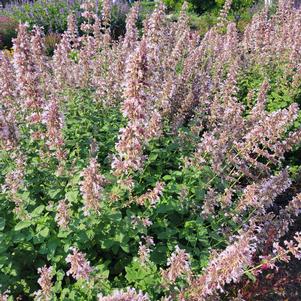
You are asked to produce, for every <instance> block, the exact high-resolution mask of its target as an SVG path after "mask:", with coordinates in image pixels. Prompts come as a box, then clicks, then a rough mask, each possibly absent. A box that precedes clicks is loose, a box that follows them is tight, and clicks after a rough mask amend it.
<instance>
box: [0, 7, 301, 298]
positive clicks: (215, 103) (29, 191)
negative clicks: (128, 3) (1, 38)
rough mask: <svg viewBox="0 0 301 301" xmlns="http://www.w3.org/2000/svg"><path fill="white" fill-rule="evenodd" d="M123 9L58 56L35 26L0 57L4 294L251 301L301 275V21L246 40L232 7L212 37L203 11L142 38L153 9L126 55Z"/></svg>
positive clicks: (267, 15) (254, 25)
mask: <svg viewBox="0 0 301 301" xmlns="http://www.w3.org/2000/svg"><path fill="white" fill-rule="evenodd" d="M111 6H112V3H111V1H103V8H102V12H101V13H97V12H96V7H97V6H96V5H95V3H94V2H92V1H89V2H85V3H83V4H82V16H81V17H82V20H83V22H82V24H81V28H80V30H81V32H83V33H84V34H83V35H81V36H80V35H79V28H78V27H77V23H76V19H75V16H74V15H72V14H71V15H70V16H69V17H68V29H67V30H66V31H65V32H64V33H63V34H62V37H61V40H60V43H59V44H58V45H57V47H56V49H55V51H54V55H53V56H52V57H47V56H46V54H45V44H44V40H45V37H44V36H43V34H42V31H41V29H40V28H38V27H35V28H34V29H33V30H32V31H30V30H29V28H28V25H26V24H20V26H19V31H18V37H17V38H16V39H15V41H14V51H13V54H12V55H9V54H7V53H6V52H1V54H0V70H1V73H0V78H1V83H2V85H1V87H0V91H1V95H0V98H1V104H0V124H1V128H0V137H1V143H0V145H1V150H0V164H1V170H2V171H1V176H0V181H1V187H2V190H1V194H0V198H1V202H0V229H1V231H3V232H2V233H1V236H0V240H1V247H0V270H1V271H0V282H1V283H0V284H1V285H2V287H1V290H2V295H0V296H1V298H2V299H3V300H12V298H18V297H22V298H23V297H24V298H31V299H34V298H35V299H36V300H95V298H98V300H102V301H104V300H165V301H167V300H169V301H170V300H211V299H212V300H218V295H219V294H220V293H223V294H225V295H226V296H227V297H229V298H230V297H237V296H236V292H235V290H231V292H228V291H227V285H229V284H230V283H239V281H241V280H242V279H244V278H245V277H247V276H249V277H256V276H257V275H258V274H259V273H260V272H261V271H262V270H263V269H266V268H274V267H275V266H277V262H278V261H281V260H282V261H288V260H289V259H290V257H291V256H295V257H296V258H298V259H300V233H299V232H297V233H295V234H294V235H293V236H294V240H290V241H289V240H286V241H284V242H282V241H283V240H282V237H283V236H284V235H285V234H287V233H288V232H289V230H290V226H291V225H293V224H294V220H295V219H296V217H297V216H298V215H299V214H300V209H301V202H300V200H301V199H300V193H299V192H298V191H297V193H296V189H298V187H299V186H298V183H297V180H296V179H297V177H296V175H298V174H297V171H296V170H298V164H300V161H298V158H297V156H294V152H296V151H298V149H299V150H300V142H301V128H300V108H299V107H300V91H301V87H300V72H299V71H300V66H301V52H300V49H301V40H300V36H301V35H300V30H301V18H300V9H297V8H294V6H293V5H292V3H291V2H290V1H279V7H278V10H277V12H276V13H275V14H271V12H269V11H268V9H264V10H263V11H262V12H260V13H259V14H258V15H255V16H254V17H253V20H252V22H251V23H250V24H249V25H248V26H247V28H246V31H245V32H244V33H243V34H242V35H240V34H238V32H237V30H236V25H235V23H231V22H229V21H228V20H227V14H228V12H229V10H230V8H231V1H226V3H225V6H224V9H223V10H222V12H221V14H220V18H219V22H218V24H216V26H214V27H213V28H212V29H210V31H209V32H208V33H207V34H206V35H205V36H204V38H202V39H201V38H200V37H199V36H198V35H197V34H196V33H195V32H193V31H191V30H190V28H189V25H188V18H187V15H186V11H185V10H186V9H187V5H186V4H184V6H183V9H182V11H181V14H180V17H179V20H178V22H171V21H170V20H169V19H168V17H167V16H166V14H165V8H164V5H163V3H162V2H159V3H158V4H157V7H156V9H155V10H154V12H153V13H152V14H151V15H150V16H149V18H148V19H147V20H146V21H145V22H144V27H143V30H142V32H140V31H139V30H138V29H137V27H136V23H137V20H138V17H139V3H136V4H135V5H133V7H132V9H131V11H130V12H129V14H128V19H127V25H126V29H127V32H126V34H125V36H124V37H123V38H121V39H120V40H119V41H114V40H113V39H112V38H111V36H110V34H111V32H110V22H111V15H110V10H111ZM298 162H299V163H298ZM293 192H294V193H293ZM283 196H285V202H284V203H282V204H280V205H279V204H278V203H277V202H278V200H279V198H280V197H282V198H283ZM275 204H278V205H277V206H275ZM271 240H272V241H275V244H274V245H273V244H270V241H271ZM37 271H38V272H37ZM9 296H10V297H9Z"/></svg>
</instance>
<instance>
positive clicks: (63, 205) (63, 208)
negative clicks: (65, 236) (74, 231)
mask: <svg viewBox="0 0 301 301" xmlns="http://www.w3.org/2000/svg"><path fill="white" fill-rule="evenodd" d="M55 221H56V222H57V224H58V226H59V227H60V228H62V229H67V227H68V225H69V222H70V205H69V204H68V203H67V202H66V201H65V200H61V201H60V202H59V204H58V206H57V212H56V216H55Z"/></svg>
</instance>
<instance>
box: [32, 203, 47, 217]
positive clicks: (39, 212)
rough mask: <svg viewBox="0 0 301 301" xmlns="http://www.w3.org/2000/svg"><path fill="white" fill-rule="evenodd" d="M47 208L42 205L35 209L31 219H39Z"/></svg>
mask: <svg viewBox="0 0 301 301" xmlns="http://www.w3.org/2000/svg"><path fill="white" fill-rule="evenodd" d="M44 208H45V206H44V205H40V206H38V207H37V208H35V209H34V210H33V211H32V212H31V217H37V216H39V215H40V214H41V213H42V212H43V210H44Z"/></svg>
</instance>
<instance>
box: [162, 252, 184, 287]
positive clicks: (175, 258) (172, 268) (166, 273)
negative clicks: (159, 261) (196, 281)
mask: <svg viewBox="0 0 301 301" xmlns="http://www.w3.org/2000/svg"><path fill="white" fill-rule="evenodd" d="M167 266H168V268H167V269H166V270H163V271H162V277H163V279H164V281H166V282H167V283H170V282H171V283H174V282H175V281H176V280H177V278H178V277H180V276H186V277H187V276H189V274H190V257H189V254H188V253H186V252H185V250H182V249H180V248H179V246H176V249H175V251H174V252H173V253H172V254H171V257H170V258H168V260H167Z"/></svg>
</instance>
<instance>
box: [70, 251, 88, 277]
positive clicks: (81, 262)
mask: <svg viewBox="0 0 301 301" xmlns="http://www.w3.org/2000/svg"><path fill="white" fill-rule="evenodd" d="M70 250H71V251H72V252H73V254H69V255H68V256H67V257H66V262H68V263H70V264H71V267H70V270H69V271H68V272H67V273H66V274H67V276H69V275H71V276H72V277H73V278H74V279H76V280H79V279H84V280H89V275H90V273H91V272H92V270H93V269H92V268H91V266H90V262H89V261H87V260H86V258H85V257H86V256H85V254H84V253H82V252H79V251H78V250H77V249H76V248H74V247H72V248H70Z"/></svg>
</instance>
